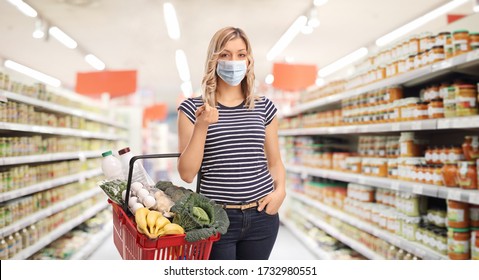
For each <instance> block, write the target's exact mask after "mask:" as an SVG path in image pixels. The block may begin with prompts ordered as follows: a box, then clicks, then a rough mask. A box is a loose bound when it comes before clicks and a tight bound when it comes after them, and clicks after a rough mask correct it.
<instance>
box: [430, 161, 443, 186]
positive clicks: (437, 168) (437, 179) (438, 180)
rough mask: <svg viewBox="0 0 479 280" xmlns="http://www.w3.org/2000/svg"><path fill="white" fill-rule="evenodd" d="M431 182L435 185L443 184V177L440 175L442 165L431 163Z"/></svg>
mask: <svg viewBox="0 0 479 280" xmlns="http://www.w3.org/2000/svg"><path fill="white" fill-rule="evenodd" d="M432 184H433V185H436V186H443V185H444V178H443V175H442V165H440V164H434V165H433V173H432Z"/></svg>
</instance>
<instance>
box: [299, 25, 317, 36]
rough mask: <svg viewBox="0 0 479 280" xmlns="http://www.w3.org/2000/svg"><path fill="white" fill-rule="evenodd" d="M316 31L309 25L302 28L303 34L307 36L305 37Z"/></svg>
mask: <svg viewBox="0 0 479 280" xmlns="http://www.w3.org/2000/svg"><path fill="white" fill-rule="evenodd" d="M313 31H314V28H313V27H312V26H310V25H308V24H305V25H304V26H303V27H302V28H301V33H303V34H305V35H308V34H311V33H313Z"/></svg>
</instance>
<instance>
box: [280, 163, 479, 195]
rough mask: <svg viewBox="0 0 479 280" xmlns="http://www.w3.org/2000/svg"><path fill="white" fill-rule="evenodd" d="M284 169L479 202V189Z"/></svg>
mask: <svg viewBox="0 0 479 280" xmlns="http://www.w3.org/2000/svg"><path fill="white" fill-rule="evenodd" d="M286 170H287V171H290V172H294V173H298V174H301V175H302V176H303V177H305V176H307V175H311V176H316V177H321V178H325V179H332V180H338V181H342V182H348V183H356V184H361V185H368V186H373V187H378V188H383V189H388V190H392V191H402V192H408V193H414V194H418V195H424V196H429V197H437V198H444V199H451V200H456V201H462V202H467V203H471V204H479V190H465V189H460V188H449V187H445V186H436V185H431V184H424V183H419V182H409V181H402V180H397V179H390V178H381V177H373V176H365V175H361V174H356V173H348V172H341V171H335V170H330V169H321V168H314V167H308V166H302V165H286Z"/></svg>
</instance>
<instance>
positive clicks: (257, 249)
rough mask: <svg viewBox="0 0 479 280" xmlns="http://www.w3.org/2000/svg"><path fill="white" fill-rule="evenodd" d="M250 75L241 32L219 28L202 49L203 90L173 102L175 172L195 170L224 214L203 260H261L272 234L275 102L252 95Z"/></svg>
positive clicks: (280, 178) (189, 175)
mask: <svg viewBox="0 0 479 280" xmlns="http://www.w3.org/2000/svg"><path fill="white" fill-rule="evenodd" d="M254 79H255V76H254V60H253V56H252V50H251V45H250V42H249V40H248V38H247V36H246V34H245V33H244V31H243V30H241V29H239V28H234V27H226V28H223V29H221V30H219V31H217V32H216V33H215V35H214V36H213V38H212V39H211V42H210V45H209V48H208V54H207V59H206V65H205V74H204V77H203V81H202V89H203V94H202V96H200V97H196V98H189V99H187V100H185V101H183V102H182V103H181V104H180V106H179V108H178V109H179V111H178V138H179V139H178V140H179V143H178V144H179V152H180V153H181V156H180V158H179V159H178V170H179V173H180V176H181V178H182V179H183V180H184V181H186V182H189V183H191V182H192V181H193V179H194V178H195V176H196V174H197V173H198V171H200V169H201V173H202V178H201V184H200V193H201V194H203V195H205V196H206V197H208V198H210V199H212V200H214V201H215V202H216V203H218V204H221V205H223V207H224V208H225V209H226V212H227V214H228V217H229V220H230V226H229V228H228V232H227V233H226V234H225V235H222V236H221V239H220V240H219V241H217V242H215V243H213V249H212V252H211V254H210V259H227V260H234V259H242V260H245V259H262V260H266V259H268V258H269V255H270V253H271V251H272V249H273V245H274V243H275V241H276V236H277V234H278V228H279V217H278V210H279V208H280V206H281V204H282V203H283V200H284V198H285V196H286V193H285V169H284V165H283V163H282V160H281V156H280V152H279V144H278V133H277V132H278V120H277V117H276V111H277V109H276V107H275V106H274V104H273V103H272V102H271V101H270V100H269V99H267V98H265V97H255V96H254V95H253V88H254Z"/></svg>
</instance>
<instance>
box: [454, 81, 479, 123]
mask: <svg viewBox="0 0 479 280" xmlns="http://www.w3.org/2000/svg"><path fill="white" fill-rule="evenodd" d="M476 99H477V89H476V86H475V85H474V84H459V85H457V86H456V115H457V116H458V117H463V116H474V115H477V112H478V109H477V100H476Z"/></svg>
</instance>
